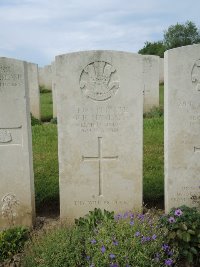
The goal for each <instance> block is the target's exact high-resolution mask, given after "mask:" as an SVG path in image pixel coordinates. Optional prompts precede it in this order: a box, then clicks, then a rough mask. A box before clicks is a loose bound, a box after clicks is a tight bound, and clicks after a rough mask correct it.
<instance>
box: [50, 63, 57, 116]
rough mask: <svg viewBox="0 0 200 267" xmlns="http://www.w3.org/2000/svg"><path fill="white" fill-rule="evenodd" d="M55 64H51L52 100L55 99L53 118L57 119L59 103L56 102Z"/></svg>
mask: <svg viewBox="0 0 200 267" xmlns="http://www.w3.org/2000/svg"><path fill="white" fill-rule="evenodd" d="M55 67H56V66H55V62H52V63H51V68H52V99H53V118H56V117H57V101H56V70H55Z"/></svg>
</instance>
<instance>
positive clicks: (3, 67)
mask: <svg viewBox="0 0 200 267" xmlns="http://www.w3.org/2000/svg"><path fill="white" fill-rule="evenodd" d="M27 71H28V70H27V64H26V63H25V62H23V61H20V60H15V59H9V58H0V114H1V116H0V159H1V163H0V179H1V181H0V201H1V202H0V209H1V210H0V229H3V228H6V227H9V226H11V225H25V226H31V225H32V223H33V220H34V216H35V206H34V181H33V164H32V142H31V124H30V109H29V95H28V75H27Z"/></svg>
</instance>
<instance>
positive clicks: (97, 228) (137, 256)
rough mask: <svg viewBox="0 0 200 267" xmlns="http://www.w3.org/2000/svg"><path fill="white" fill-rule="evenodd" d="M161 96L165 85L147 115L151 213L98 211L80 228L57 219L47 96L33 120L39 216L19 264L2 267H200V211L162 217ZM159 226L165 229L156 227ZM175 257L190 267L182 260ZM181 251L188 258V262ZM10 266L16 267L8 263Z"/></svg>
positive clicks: (146, 182)
mask: <svg viewBox="0 0 200 267" xmlns="http://www.w3.org/2000/svg"><path fill="white" fill-rule="evenodd" d="M163 91H164V86H163V85H161V86H160V107H159V108H157V109H154V110H152V112H150V113H148V114H145V115H144V133H143V134H144V139H143V141H144V156H143V157H144V158H143V200H144V207H145V212H146V213H145V214H132V213H131V212H127V213H125V214H120V215H117V216H115V217H113V216H114V215H113V213H110V212H104V213H102V212H101V211H100V210H95V211H93V212H91V213H90V215H89V216H88V218H87V219H84V218H82V219H80V220H78V221H77V222H76V227H73V226H72V227H69V226H68V227H66V225H65V224H64V223H59V221H58V220H57V219H58V216H59V184H58V183H59V182H58V179H59V177H58V151H57V125H56V124H54V123H53V122H54V121H52V120H51V119H52V113H53V111H52V96H51V92H49V91H46V90H42V92H41V114H42V124H41V123H39V122H38V121H37V120H34V121H33V124H35V125H33V126H32V139H33V157H34V159H33V161H34V175H35V194H36V211H37V216H40V217H39V219H37V225H36V229H35V230H34V231H32V232H31V233H30V235H29V241H28V242H27V244H26V245H25V248H24V252H23V253H22V256H20V257H19V258H20V260H19V258H15V257H12V258H11V259H10V260H8V261H7V264H8V265H5V266H24V267H36V266H39V267H47V266H49V267H57V266H59V267H61V266H70V267H73V266H74V267H75V266H90V267H92V266H93V267H98V266H99V267H100V266H101V267H102V266H113V267H117V266H120V267H121V266H126V267H128V266H132V267H133V266H134V267H136V266H138V267H148V266H149V267H150V266H155V267H156V266H159V267H162V266H179V267H180V266H191V267H192V266H195V267H197V266H199V264H200V263H199V262H197V260H199V255H198V253H199V248H200V247H198V246H199V245H200V244H199V242H198V238H199V239H200V233H199V232H198V231H199V221H200V215H199V213H196V211H195V210H187V208H183V209H182V210H180V209H177V210H173V211H172V212H171V214H169V215H168V216H165V217H163V216H161V214H163V208H164V136H163V134H164V129H163V127H164V118H163ZM155 208H156V209H155ZM182 211H183V214H182ZM41 216H42V217H41ZM48 217H49V218H51V219H48ZM160 218H161V219H160ZM186 218H187V222H186ZM189 218H190V219H189ZM173 219H174V220H175V222H174V224H173V227H172V220H173ZM170 220H171V221H170ZM49 222H50V223H49ZM99 223H100V224H99ZM160 225H162V227H158V226H160ZM195 227H196V228H195ZM11 235H13V236H14V234H13V233H12V234H10V236H9V234H8V240H9V238H10V237H11ZM198 235H199V236H198ZM17 236H18V237H17ZM130 237H132V238H130ZM26 239H27V231H23V230H20V229H18V230H17V234H16V237H15V240H14V242H13V244H14V245H13V246H12V244H10V245H8V244H7V249H8V250H9V251H10V252H11V253H12V251H16V249H15V250H14V247H15V246H16V244H17V246H18V247H19V249H20V247H23V243H24V241H25V240H26ZM167 242H169V243H170V245H169V244H167ZM11 243H12V242H11ZM5 244H6V243H5ZM176 245H178V247H179V251H178V248H177V246H176ZM0 246H1V243H0ZM5 247H6V246H5ZM191 249H192V250H193V251H191ZM178 252H179V253H180V254H181V253H182V254H181V257H182V258H185V259H188V261H190V262H191V264H190V265H189V264H188V263H185V261H183V260H182V261H181V262H180V261H179V260H178V258H177V257H178ZM184 253H187V255H186V254H185V256H184V257H183V254H184ZM152 255H153V258H152ZM7 256H9V253H8V255H7ZM192 257H193V258H192ZM21 258H22V260H21ZM0 261H1V260H0ZM195 261H196V263H195ZM9 262H10V263H11V262H12V263H11V264H13V262H15V264H16V265H9ZM19 262H21V263H19ZM20 264H21V265H20ZM184 264H186V265H184ZM187 264H188V265H187ZM0 266H1V264H0ZM2 266H4V265H2Z"/></svg>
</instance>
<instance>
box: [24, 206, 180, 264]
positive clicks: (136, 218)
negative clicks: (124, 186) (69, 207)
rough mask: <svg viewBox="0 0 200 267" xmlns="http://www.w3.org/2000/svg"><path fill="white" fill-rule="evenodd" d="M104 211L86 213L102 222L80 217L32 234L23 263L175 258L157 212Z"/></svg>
mask: <svg viewBox="0 0 200 267" xmlns="http://www.w3.org/2000/svg"><path fill="white" fill-rule="evenodd" d="M91 214H92V215H91ZM105 214H107V216H108V217H107V216H106V217H105V216H102V215H103V213H100V212H99V211H98V210H96V211H93V212H91V213H90V214H88V216H86V217H87V218H88V217H89V218H91V220H92V221H93V219H94V217H95V218H96V220H95V221H96V222H97V221H98V222H100V221H101V223H97V224H94V223H91V224H90V223H89V224H88V223H87V221H85V222H86V223H83V224H82V220H79V224H77V225H75V226H73V227H71V228H69V227H68V228H67V227H64V226H62V227H61V228H58V229H54V230H49V231H50V232H45V233H44V234H43V235H42V236H35V237H33V239H32V241H30V243H29V245H28V247H27V248H26V250H25V256H24V259H23V264H22V266H23V267H30V266H31V267H36V266H37V267H44V266H48V267H61V266H62V267H65V266H70V267H71V266H74V267H76V266H77V267H79V266H82V267H84V266H90V267H92V266H95V267H107V266H112V267H119V266H120V267H128V266H140V267H162V266H163V267H164V266H166V265H167V266H172V265H173V263H175V262H176V259H177V249H176V248H175V247H174V246H171V247H170V246H169V245H168V244H166V243H165V240H164V237H165V232H164V230H163V229H162V228H160V227H159V220H158V217H157V216H153V215H154V214H152V215H151V214H146V215H144V214H138V213H134V214H133V213H132V212H126V213H124V214H118V215H116V216H115V217H114V219H113V217H112V216H111V219H110V215H112V214H113V213H112V212H111V213H110V212H107V213H105V211H104V215H105ZM102 219H103V220H102ZM88 226H91V227H88ZM89 228H90V229H89Z"/></svg>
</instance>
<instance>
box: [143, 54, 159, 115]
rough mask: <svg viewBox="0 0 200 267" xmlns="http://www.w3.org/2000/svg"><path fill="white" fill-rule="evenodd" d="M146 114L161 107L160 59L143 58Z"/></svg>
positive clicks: (155, 57)
mask: <svg viewBox="0 0 200 267" xmlns="http://www.w3.org/2000/svg"><path fill="white" fill-rule="evenodd" d="M143 64H144V67H143V71H144V112H149V111H150V110H151V109H152V108H153V107H158V106H159V57H158V56H143Z"/></svg>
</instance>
